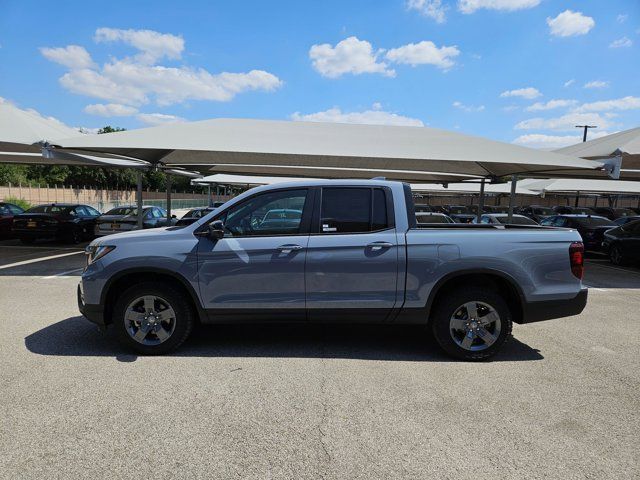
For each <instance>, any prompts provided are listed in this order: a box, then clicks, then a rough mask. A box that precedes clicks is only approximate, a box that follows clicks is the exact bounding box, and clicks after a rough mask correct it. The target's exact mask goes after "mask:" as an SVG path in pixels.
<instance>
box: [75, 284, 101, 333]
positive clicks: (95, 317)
mask: <svg viewBox="0 0 640 480" xmlns="http://www.w3.org/2000/svg"><path fill="white" fill-rule="evenodd" d="M77 295H78V310H80V313H81V314H82V315H83V316H84V317H85V318H86V319H87V320H89V321H90V322H91V323H95V324H96V325H98V326H99V327H100V328H103V329H104V328H106V323H105V319H104V308H103V307H102V305H91V304H87V303H84V295H83V294H82V287H81V285H78V292H77Z"/></svg>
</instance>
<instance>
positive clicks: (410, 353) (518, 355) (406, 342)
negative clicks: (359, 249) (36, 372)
mask: <svg viewBox="0 0 640 480" xmlns="http://www.w3.org/2000/svg"><path fill="white" fill-rule="evenodd" d="M194 333H195V334H194V335H192V336H191V338H190V339H189V340H188V341H187V342H186V343H185V344H184V345H183V346H182V347H181V348H180V349H179V350H178V351H177V352H176V353H174V354H172V355H173V356H176V357H273V358H278V357H291V358H344V359H358V360H387V361H390V360H392V361H424V362H450V361H455V360H452V359H451V358H449V357H447V356H445V355H444V354H442V353H441V351H440V349H439V348H438V346H437V345H436V343H435V341H434V340H433V339H431V338H430V337H429V336H428V335H427V334H426V333H425V331H424V329H422V328H420V327H415V326H389V325H385V326H382V325H377V326H368V325H356V326H340V325H233V326H231V325H217V326H200V327H198V329H197V331H196V332H194ZM25 346H26V347H27V349H28V350H29V351H31V352H33V353H36V354H39V355H54V356H106V357H115V358H116V359H118V360H119V361H122V362H133V361H135V360H136V359H137V355H136V354H134V353H131V352H130V351H128V350H126V349H125V348H124V347H123V346H121V345H120V344H119V343H118V342H117V340H116V339H115V336H114V334H113V332H112V331H111V329H110V330H108V331H107V332H106V333H102V332H100V331H99V330H98V329H97V327H95V326H94V325H91V324H90V323H89V322H88V321H87V320H85V319H84V318H83V317H80V316H78V317H71V318H67V319H66V320H62V321H60V322H58V323H54V324H53V325H50V326H48V327H45V328H43V329H42V330H38V331H37V332H34V333H32V334H31V335H29V336H28V337H26V338H25ZM543 358H544V357H543V356H542V355H541V354H540V352H539V351H538V350H536V349H534V348H531V347H530V346H528V345H526V344H524V343H522V342H520V341H518V340H516V339H515V338H514V339H512V340H511V341H510V342H508V343H507V345H505V347H504V348H503V350H502V351H501V352H500V353H499V354H498V355H496V357H494V358H493V360H492V361H531V360H542V359H543Z"/></svg>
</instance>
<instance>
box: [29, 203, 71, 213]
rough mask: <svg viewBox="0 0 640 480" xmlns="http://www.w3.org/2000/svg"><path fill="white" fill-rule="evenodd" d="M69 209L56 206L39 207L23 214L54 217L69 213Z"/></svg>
mask: <svg viewBox="0 0 640 480" xmlns="http://www.w3.org/2000/svg"><path fill="white" fill-rule="evenodd" d="M69 210H71V207H59V206H57V205H40V206H39V207H33V208H30V209H29V210H27V211H26V212H25V213H52V214H55V215H61V214H65V213H69Z"/></svg>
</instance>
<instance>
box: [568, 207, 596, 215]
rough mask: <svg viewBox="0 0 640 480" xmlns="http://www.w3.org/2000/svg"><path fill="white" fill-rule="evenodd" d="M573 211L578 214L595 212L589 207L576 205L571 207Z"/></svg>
mask: <svg viewBox="0 0 640 480" xmlns="http://www.w3.org/2000/svg"><path fill="white" fill-rule="evenodd" d="M573 213H577V214H578V215H593V214H594V213H595V212H594V211H593V210H591V209H590V208H585V207H578V208H574V209H573Z"/></svg>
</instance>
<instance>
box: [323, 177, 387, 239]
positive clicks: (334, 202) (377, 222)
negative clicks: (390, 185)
mask: <svg viewBox="0 0 640 480" xmlns="http://www.w3.org/2000/svg"><path fill="white" fill-rule="evenodd" d="M387 228H389V212H388V211H387V197H386V193H385V191H384V190H383V189H381V188H358V187H336V188H333V187H331V188H323V189H322V205H321V208H320V233H329V234H332V233H363V232H373V231H379V230H385V229H387Z"/></svg>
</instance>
